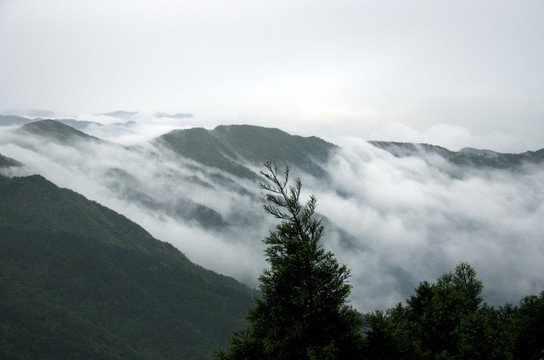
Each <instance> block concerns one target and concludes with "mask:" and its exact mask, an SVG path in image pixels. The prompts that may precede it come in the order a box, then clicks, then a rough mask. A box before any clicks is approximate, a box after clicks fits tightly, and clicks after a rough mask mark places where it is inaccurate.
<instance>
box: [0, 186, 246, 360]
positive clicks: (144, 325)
mask: <svg viewBox="0 0 544 360" xmlns="http://www.w3.org/2000/svg"><path fill="white" fill-rule="evenodd" d="M0 292H1V293H2V296H1V297H0V358H3V359H30V358H32V359H37V358H40V359H58V358H71V359H90V358H97V359H129V358H130V359H174V358H175V359H179V358H183V359H207V358H209V357H210V355H211V352H212V351H213V349H215V348H217V347H218V346H220V345H221V344H223V343H224V342H225V339H226V338H227V337H228V336H229V333H230V330H231V329H233V328H238V327H240V326H242V325H243V324H244V320H243V316H244V313H245V310H246V308H247V307H248V306H249V304H251V302H252V298H253V292H252V291H251V290H250V289H249V288H248V287H246V286H245V285H242V284H240V283H238V282H236V281H235V280H233V279H231V278H227V277H224V276H221V275H218V274H216V273H213V272H211V271H208V270H205V269H203V268H201V267H200V266H198V265H195V264H193V263H192V262H191V261H189V260H188V259H187V258H186V257H185V256H184V255H183V254H182V253H181V252H180V251H179V250H177V249H176V248H174V247H173V246H172V245H170V244H167V243H164V242H161V241H159V240H156V239H154V238H153V237H151V235H149V233H147V232H146V231H145V230H144V229H143V228H141V227H140V226H138V225H136V224H134V223H132V222H131V221H129V220H128V219H126V218H125V217H124V216H122V215H119V214H117V213H115V212H114V211H112V210H109V209H107V208H105V207H103V206H101V205H99V204H98V203H96V202H91V201H89V200H87V199H85V198H84V197H83V196H81V195H79V194H77V193H74V192H73V191H70V190H66V189H60V188H58V187H57V186H55V185H54V184H52V183H50V182H49V181H47V180H46V179H44V178H43V177H41V176H30V177H23V178H7V177H0Z"/></svg>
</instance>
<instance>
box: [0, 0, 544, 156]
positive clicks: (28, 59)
mask: <svg viewBox="0 0 544 360" xmlns="http://www.w3.org/2000/svg"><path fill="white" fill-rule="evenodd" d="M543 14H544V2H542V1H540V0H528V1H525V0H523V1H515V2H514V1H506V0H482V1H476V2H475V1H468V0H461V1H431V0H427V1H422V0H417V1H402V0H386V1H353V0H345V1H344V0H341V1H334V2H332V1H306V0H296V1H284V0H279V1H258V2H257V1H249V0H227V1H216V0H202V1H167V0H159V1H150V0H137V1H134V0H132V1H128V0H119V1H105V0H96V1H92V2H89V1H84V2H81V1H68V0H49V1H39V0H23V1H20V0H1V1H0V51H1V54H2V55H1V56H0V79H1V81H0V112H3V113H14V112H15V113H17V112H24V111H26V110H28V109H46V110H53V111H56V112H60V113H63V114H66V115H69V117H75V118H79V117H81V116H88V115H85V114H100V113H105V112H110V111H115V110H131V111H139V110H142V109H152V110H159V111H165V112H170V113H177V112H190V113H193V114H195V118H194V120H195V121H194V124H192V125H195V126H198V125H202V124H206V125H208V124H209V125H216V124H229V123H250V124H260V125H265V126H273V127H280V128H282V129H284V130H287V131H289V132H291V133H295V134H301V135H318V136H321V137H324V138H326V139H327V140H331V141H336V140H337V139H340V138H341V137H344V136H354V137H358V138H364V139H376V140H392V141H394V140H396V141H413V142H428V143H432V144H437V145H443V146H446V147H448V148H450V149H452V150H458V149H460V148H462V147H465V146H472V147H477V148H490V149H492V150H496V151H503V152H522V151H526V150H536V149H539V148H542V147H544V138H543V135H542V134H544V128H543V127H544V121H543V120H544V116H543V115H544V108H543V107H542V99H543V98H544V70H543V67H542V64H543V63H544V56H543V54H544V50H543V49H544V42H543V41H542V34H544V22H543V21H542V15H543Z"/></svg>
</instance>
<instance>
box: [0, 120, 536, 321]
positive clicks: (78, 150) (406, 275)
mask: <svg viewBox="0 0 544 360" xmlns="http://www.w3.org/2000/svg"><path fill="white" fill-rule="evenodd" d="M117 120H118V121H121V120H122V119H117ZM149 121H151V120H149ZM12 129H13V128H12V127H0V154H2V155H4V156H9V157H11V158H14V159H16V160H18V161H20V162H22V163H24V164H25V167H24V168H23V169H12V170H11V172H10V173H9V174H10V175H25V174H33V173H38V174H42V175H44V176H45V177H46V178H47V179H49V180H51V181H53V182H54V183H55V184H57V185H58V186H61V187H67V188H70V189H72V190H75V191H77V192H79V193H81V194H83V195H85V196H86V197H88V198H90V199H92V200H95V201H98V202H99V203H101V204H104V205H106V206H108V207H110V208H112V209H114V210H116V211H118V212H119V213H121V214H123V215H125V216H127V217H128V218H130V219H131V220H133V221H135V222H137V223H138V224H140V225H142V226H143V227H144V228H145V229H146V230H148V231H149V232H150V233H151V234H152V235H153V236H155V237H156V238H158V239H160V240H163V241H168V242H170V243H172V244H173V245H175V246H176V247H178V248H179V249H180V250H181V251H182V252H184V253H185V254H186V255H187V256H188V257H189V258H190V259H191V260H192V261H194V262H195V263H197V264H199V265H201V266H204V267H205V268H208V269H212V270H214V271H216V272H218V273H222V274H228V275H230V276H233V277H235V278H236V279H238V280H241V281H243V282H245V283H247V284H249V285H251V286H257V284H258V281H257V279H258V275H259V274H260V273H261V272H262V270H263V269H264V268H265V267H266V263H265V260H264V256H263V244H262V242H261V240H262V239H263V238H264V237H265V236H266V235H267V234H268V230H269V229H272V228H273V225H274V223H275V222H274V219H272V218H271V217H268V216H265V214H264V211H263V209H262V204H263V201H264V195H263V193H262V192H261V191H260V190H259V187H258V185H257V183H256V182H253V181H250V180H247V179H243V178H238V177H234V176H233V175H232V174H229V173H222V172H221V171H220V170H219V169H217V168H209V167H205V166H203V165H202V164H199V163H197V162H195V161H191V160H187V159H184V158H182V157H180V156H179V155H174V154H173V153H172V152H171V151H170V150H166V149H164V148H160V147H157V146H156V145H157V144H156V143H150V142H148V141H141V142H140V144H139V145H138V146H134V147H126V146H119V145H117V144H114V143H105V142H94V141H81V142H75V141H74V140H71V141H68V142H62V141H59V140H57V141H52V139H51V138H45V137H41V136H38V135H35V134H34V135H32V134H31V135H25V133H22V132H13V130H12ZM97 129H100V132H101V134H103V135H105V134H106V133H107V131H108V129H110V130H111V129H112V128H111V127H107V126H105V127H98V128H97V127H93V126H91V127H90V130H91V131H90V132H92V130H97ZM113 129H114V130H115V131H112V133H110V134H109V137H110V138H113V137H115V136H116V134H117V135H118V134H119V132H118V131H117V130H116V128H115V127H114V128H113ZM136 129H138V127H136ZM145 129H146V128H145V127H143V128H141V130H142V131H145ZM131 137H132V138H142V136H141V135H138V134H136V133H133V134H132V135H131ZM321 165H322V166H323V167H324V170H325V171H326V172H327V174H329V176H328V179H326V178H327V177H325V178H315V177H313V176H311V175H310V174H307V173H304V172H302V171H301V170H298V169H296V168H295V169H293V170H292V176H293V177H300V178H301V179H302V181H303V190H304V191H303V198H304V199H307V197H308V195H309V194H315V195H316V197H317V199H318V211H319V214H320V215H324V216H325V217H326V219H327V220H326V224H327V226H326V233H325V236H324V238H323V244H324V246H325V247H326V248H327V249H330V250H332V251H333V252H334V254H335V255H336V257H337V258H338V260H339V261H340V262H341V263H344V264H346V265H347V266H348V267H349V268H350V269H351V270H352V275H353V276H352V277H351V278H350V283H351V284H352V285H353V295H352V297H351V300H352V302H353V304H354V305H355V306H356V307H357V309H359V310H360V311H371V310H373V309H376V308H381V309H383V308H385V307H386V306H394V305H395V304H396V303H397V302H399V301H403V300H404V299H406V298H407V297H408V296H409V295H411V294H412V293H413V290H414V288H415V287H416V286H417V285H418V282H419V281H424V280H428V281H434V280H435V279H436V278H437V277H438V276H440V275H441V274H443V273H445V272H447V271H449V270H451V269H453V268H454V267H455V265H457V264H458V263H460V262H462V261H466V262H469V263H470V264H471V265H472V266H473V267H474V268H475V269H476V271H477V272H478V277H479V278H480V279H481V280H483V282H484V295H485V297H486V301H489V302H490V303H491V304H493V305H504V304H505V303H506V302H511V303H517V302H518V301H519V300H520V298H521V297H522V296H525V295H529V294H537V293H539V292H540V291H542V289H544V280H543V278H542V273H544V263H543V262H542V261H541V259H542V257H543V256H544V244H543V243H542V234H543V233H544V223H543V222H542V219H544V205H543V204H544V188H543V187H542V184H543V183H544V169H543V168H542V166H541V163H540V165H525V166H522V167H520V168H518V169H516V171H513V170H501V169H492V168H486V167H483V168H482V167H475V166H471V167H468V168H459V167H456V166H455V165H453V164H452V163H449V162H448V161H446V160H445V159H444V158H442V157H440V156H438V155H437V154H432V153H422V154H420V155H418V156H408V157H396V156H394V155H392V154H391V153H389V152H386V151H384V150H381V149H379V148H377V147H374V146H372V145H370V144H369V143H368V142H366V141H364V140H361V139H352V140H351V141H347V140H346V141H345V143H344V144H343V146H342V148H341V149H339V150H338V152H337V153H336V155H335V156H334V157H333V158H332V159H331V160H330V161H329V162H326V163H322V164H321ZM253 169H254V170H255V171H256V172H258V171H259V168H258V167H253ZM225 179H231V180H225ZM142 197H143V200H144V201H143V202H142V201H140V200H141V199H142ZM149 200H151V201H149ZM195 204H203V205H205V206H207V207H208V208H210V209H213V210H215V211H216V212H217V213H219V214H221V216H222V218H223V219H224V220H225V221H226V222H227V223H228V224H229V225H228V226H227V227H225V228H215V227H214V226H212V224H208V225H204V226H203V225H202V224H199V223H197V222H195V221H190V220H187V219H184V218H183V217H180V216H177V215H176V211H175V210H176V209H177V208H179V207H180V206H183V209H182V210H185V209H187V208H190V207H191V206H194V205H195Z"/></svg>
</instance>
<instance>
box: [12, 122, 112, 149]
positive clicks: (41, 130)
mask: <svg viewBox="0 0 544 360" xmlns="http://www.w3.org/2000/svg"><path fill="white" fill-rule="evenodd" d="M16 131H17V132H19V133H21V132H22V133H27V134H32V135H38V136H42V137H47V138H49V139H51V140H55V141H59V142H63V143H65V144H66V143H76V142H78V141H85V142H90V141H93V142H99V141H102V140H100V139H98V138H96V137H94V136H90V135H87V134H85V133H84V132H82V131H79V130H77V129H75V128H74V127H72V126H70V125H66V124H63V123H61V122H59V121H55V120H38V121H34V122H30V123H27V124H24V125H23V126H21V127H20V128H19V129H17V130H16Z"/></svg>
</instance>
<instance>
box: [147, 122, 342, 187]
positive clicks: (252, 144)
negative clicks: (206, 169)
mask: <svg viewBox="0 0 544 360" xmlns="http://www.w3.org/2000/svg"><path fill="white" fill-rule="evenodd" d="M155 143H157V144H162V145H163V146H166V147H168V148H170V149H171V150H173V151H174V152H176V153H177V154H179V155H182V156H184V157H187V158H189V159H192V160H194V161H197V162H199V163H202V164H204V165H206V166H210V167H215V168H219V169H221V170H224V171H227V172H229V173H231V174H233V175H236V176H239V177H244V178H248V179H253V180H254V179H257V177H258V176H257V174H256V173H255V172H253V171H252V170H250V169H249V167H248V165H251V166H254V165H257V166H261V165H262V163H263V162H265V161H277V162H278V163H280V164H289V165H290V166H295V167H298V168H300V169H302V170H304V171H307V172H308V173H310V174H313V175H316V176H324V175H325V172H324V171H323V169H322V168H321V166H320V165H321V164H323V163H324V162H326V161H327V160H328V159H329V157H330V155H331V152H332V151H333V150H334V149H336V148H337V147H336V146H335V145H333V144H330V143H327V142H326V141H324V140H321V139H319V138H317V137H309V138H304V137H301V136H293V135H290V134H288V133H286V132H284V131H281V130H279V129H271V128H264V127H259V126H251V125H229V126H218V127H216V128H215V129H213V130H206V129H203V128H193V129H187V130H174V131H171V132H169V133H167V134H165V135H162V136H160V137H158V138H157V139H156V140H155ZM246 162H249V164H247V163H246Z"/></svg>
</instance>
